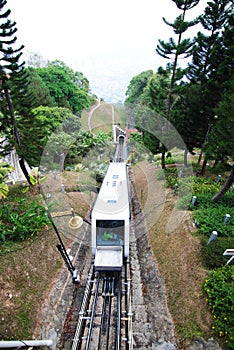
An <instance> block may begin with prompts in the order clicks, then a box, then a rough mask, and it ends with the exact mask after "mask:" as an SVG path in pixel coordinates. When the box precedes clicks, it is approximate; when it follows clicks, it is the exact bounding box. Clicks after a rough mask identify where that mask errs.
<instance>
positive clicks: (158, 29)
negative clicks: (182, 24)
mask: <svg viewBox="0 0 234 350" xmlns="http://www.w3.org/2000/svg"><path fill="white" fill-rule="evenodd" d="M206 3H207V0H200V3H199V5H198V6H197V7H195V8H194V9H192V10H190V11H188V17H187V19H188V20H189V19H193V18H195V17H196V16H197V15H199V14H201V13H202V12H203V9H204V7H205V4H206ZM6 8H9V9H10V10H11V11H12V12H11V15H10V19H11V20H14V21H16V24H17V28H18V31H17V33H16V35H17V38H18V40H17V43H18V44H19V45H21V44H23V45H24V46H25V52H26V51H28V52H32V53H35V52H37V53H39V54H40V55H41V56H42V57H43V58H45V59H46V60H50V61H52V60H55V59H58V60H61V61H63V62H64V63H65V64H67V65H68V66H69V67H71V68H72V69H74V70H76V71H81V72H82V73H83V74H84V75H85V76H86V77H87V79H88V80H89V81H90V88H91V90H92V92H93V93H94V94H97V95H98V97H102V98H104V99H105V100H108V102H111V99H112V100H113V102H115V101H116V100H117V101H119V100H121V101H122V100H123V99H124V96H125V92H126V89H127V86H128V84H129V82H130V80H131V78H132V77H133V76H135V75H137V74H140V73H141V72H142V71H144V70H148V69H152V70H153V71H157V68H158V67H159V66H160V65H161V66H166V63H167V62H166V60H164V59H162V58H161V57H160V56H158V55H157V54H156V52H155V49H156V46H157V43H158V39H164V40H166V41H167V40H168V39H169V38H170V37H171V36H173V31H172V28H171V27H169V26H167V25H166V24H165V23H164V22H163V19H162V17H165V18H166V19H167V20H169V21H171V22H173V21H174V20H175V18H176V16H177V15H178V14H179V13H180V12H179V10H178V9H177V7H176V5H175V3H174V2H173V1H172V0H164V1H163V2H161V3H160V4H159V3H158V2H157V1H156V0H144V1H142V0H119V1H118V3H114V2H111V3H110V1H109V0H99V1H94V0H86V1H85V2H84V1H81V0H69V1H67V2H66V4H65V5H64V1H63V0H49V1H47V0H33V1H32V0H20V1H19V0H7V5H6ZM196 31H197V30H195V29H193V31H190V33H188V35H190V36H193V35H195V32H196Z"/></svg>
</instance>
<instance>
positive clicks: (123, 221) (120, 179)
mask: <svg viewBox="0 0 234 350" xmlns="http://www.w3.org/2000/svg"><path fill="white" fill-rule="evenodd" d="M127 172H128V168H127V165H126V163H125V162H112V163H110V164H109V167H108V170H107V173H106V176H105V178H104V181H103V183H102V186H101V188H100V191H99V194H98V197H97V199H96V202H95V204H94V207H93V210H92V214H91V220H92V255H93V256H94V257H95V261H94V265H95V269H96V270H97V271H120V270H121V269H122V266H123V262H124V259H126V258H128V257H129V220H130V207H129V189H128V174H127Z"/></svg>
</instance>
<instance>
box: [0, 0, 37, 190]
mask: <svg viewBox="0 0 234 350" xmlns="http://www.w3.org/2000/svg"><path fill="white" fill-rule="evenodd" d="M6 4H7V1H6V0H0V54H1V57H0V82H1V101H0V103H1V110H2V113H3V118H2V119H1V131H3V132H4V133H5V134H6V133H7V141H8V143H11V142H12V146H13V147H15V148H16V151H17V153H18V155H19V157H20V161H19V162H20V166H21V169H22V171H23V173H24V175H25V177H26V179H27V181H28V182H29V184H31V181H30V177H29V174H28V171H27V169H26V166H25V159H24V151H23V149H22V143H21V138H20V133H19V130H18V127H17V123H16V117H15V112H14V107H13V102H12V98H13V99H14V100H15V101H16V105H17V107H18V110H20V108H21V109H24V107H25V106H24V103H23V101H25V86H26V85H27V83H26V75H25V71H24V69H23V68H24V62H21V63H20V58H21V56H22V49H23V45H21V46H20V47H19V48H14V45H15V44H16V40H17V37H16V36H15V33H16V31H17V28H16V23H15V22H12V21H11V20H10V19H9V18H8V17H9V15H10V13H11V11H10V10H5V6H6ZM19 94H20V96H19ZM19 101H21V102H20V103H19ZM11 130H12V133H11ZM11 135H13V139H12V140H11Z"/></svg>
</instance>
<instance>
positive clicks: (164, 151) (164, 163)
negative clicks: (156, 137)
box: [161, 147, 166, 169]
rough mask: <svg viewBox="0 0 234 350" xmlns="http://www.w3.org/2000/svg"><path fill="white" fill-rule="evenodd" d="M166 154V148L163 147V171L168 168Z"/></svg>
mask: <svg viewBox="0 0 234 350" xmlns="http://www.w3.org/2000/svg"><path fill="white" fill-rule="evenodd" d="M165 154H166V148H165V147H163V150H162V157H161V165H162V169H165V168H166V161H165Z"/></svg>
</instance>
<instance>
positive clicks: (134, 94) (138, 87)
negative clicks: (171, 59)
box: [125, 70, 153, 104]
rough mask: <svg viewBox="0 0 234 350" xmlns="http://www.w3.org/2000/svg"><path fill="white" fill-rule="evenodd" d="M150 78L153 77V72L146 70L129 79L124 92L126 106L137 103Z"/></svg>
mask: <svg viewBox="0 0 234 350" xmlns="http://www.w3.org/2000/svg"><path fill="white" fill-rule="evenodd" d="M151 76H153V71H152V70H147V71H145V72H142V73H140V74H138V75H136V76H135V77H133V78H132V79H131V81H130V83H129V85H128V87H127V91H126V96H127V98H126V100H125V103H126V104H128V103H137V102H139V99H140V98H141V95H142V94H143V91H144V88H145V87H146V86H147V84H148V80H149V78H150V77H151Z"/></svg>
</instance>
